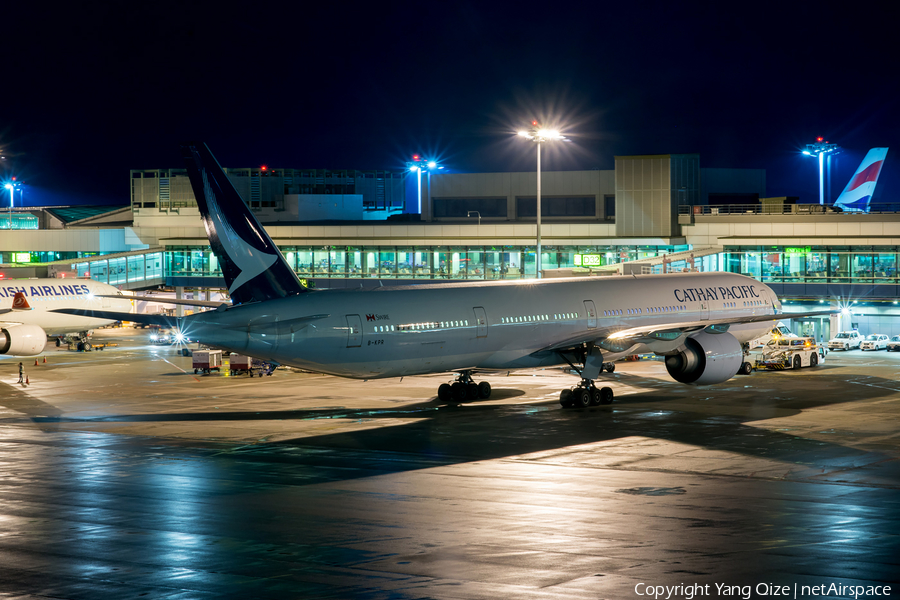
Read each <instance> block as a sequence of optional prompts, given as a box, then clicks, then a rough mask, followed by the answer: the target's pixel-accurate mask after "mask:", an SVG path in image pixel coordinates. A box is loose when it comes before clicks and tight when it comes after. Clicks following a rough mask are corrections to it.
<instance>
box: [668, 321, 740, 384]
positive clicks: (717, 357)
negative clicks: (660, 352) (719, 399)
mask: <svg viewBox="0 0 900 600" xmlns="http://www.w3.org/2000/svg"><path fill="white" fill-rule="evenodd" d="M684 342H685V348H684V350H682V351H681V352H679V353H678V354H671V355H669V356H666V370H667V371H668V372H669V375H671V376H672V379H674V380H675V381H677V382H679V383H689V384H692V385H711V384H714V383H722V382H723V381H728V380H729V379H731V378H732V377H734V376H735V374H737V372H738V368H740V366H741V364H742V363H743V361H744V353H743V351H742V349H741V343H740V342H739V341H738V340H737V338H736V337H734V336H733V335H731V334H730V333H707V332H705V331H704V332H701V333H698V334H696V335H692V336H690V337H689V338H687V339H686V340H685V341H684Z"/></svg>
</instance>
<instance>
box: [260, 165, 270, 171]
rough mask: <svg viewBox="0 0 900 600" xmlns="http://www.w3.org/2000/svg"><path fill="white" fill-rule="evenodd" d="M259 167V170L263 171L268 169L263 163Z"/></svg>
mask: <svg viewBox="0 0 900 600" xmlns="http://www.w3.org/2000/svg"><path fill="white" fill-rule="evenodd" d="M259 169H260V170H261V171H265V170H267V169H268V167H267V166H266V165H263V166H261V167H260V168H259Z"/></svg>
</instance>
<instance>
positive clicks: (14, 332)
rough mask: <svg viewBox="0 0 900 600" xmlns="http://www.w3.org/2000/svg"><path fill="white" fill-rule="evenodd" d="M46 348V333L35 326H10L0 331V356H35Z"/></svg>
mask: <svg viewBox="0 0 900 600" xmlns="http://www.w3.org/2000/svg"><path fill="white" fill-rule="evenodd" d="M46 347H47V332H45V331H44V330H43V329H41V328H40V327H38V326H37V325H11V326H9V327H4V328H2V329H0V354H11V355H12V356H36V355H38V354H40V353H41V352H43V351H44V348H46Z"/></svg>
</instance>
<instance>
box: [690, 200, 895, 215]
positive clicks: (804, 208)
mask: <svg viewBox="0 0 900 600" xmlns="http://www.w3.org/2000/svg"><path fill="white" fill-rule="evenodd" d="M826 213H829V214H849V215H858V214H891V213H900V204H898V203H893V202H892V203H879V204H870V205H869V209H868V212H867V213H860V212H856V211H853V212H850V211H843V210H841V209H840V208H838V207H834V206H822V205H821V204H721V205H709V206H700V205H696V206H695V205H685V206H679V207H678V214H679V215H693V216H695V217H696V216H709V215H821V214H826Z"/></svg>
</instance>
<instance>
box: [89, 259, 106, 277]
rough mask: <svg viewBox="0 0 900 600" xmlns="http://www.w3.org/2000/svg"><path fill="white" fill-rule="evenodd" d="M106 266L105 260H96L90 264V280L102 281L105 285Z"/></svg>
mask: <svg viewBox="0 0 900 600" xmlns="http://www.w3.org/2000/svg"><path fill="white" fill-rule="evenodd" d="M106 269H107V265H106V261H105V260H97V261H94V262H92V263H91V279H93V280H94V281H102V282H103V283H106V280H107V270H106Z"/></svg>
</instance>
